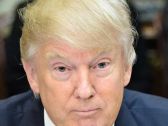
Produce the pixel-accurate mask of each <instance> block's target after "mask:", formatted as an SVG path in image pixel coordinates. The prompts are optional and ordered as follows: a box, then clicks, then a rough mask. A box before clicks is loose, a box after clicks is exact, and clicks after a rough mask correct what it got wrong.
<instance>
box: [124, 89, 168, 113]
mask: <svg viewBox="0 0 168 126" xmlns="http://www.w3.org/2000/svg"><path fill="white" fill-rule="evenodd" d="M124 101H125V103H126V104H127V106H128V107H129V108H130V109H138V108H139V109H140V108H148V109H165V110H167V111H168V107H167V106H168V99H166V98H163V97H160V96H154V95H150V94H145V93H141V92H138V91H131V90H128V89H126V90H125V96H124Z"/></svg>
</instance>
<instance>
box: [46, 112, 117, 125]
mask: <svg viewBox="0 0 168 126" xmlns="http://www.w3.org/2000/svg"><path fill="white" fill-rule="evenodd" d="M44 126H55V125H54V123H53V122H52V121H51V119H50V117H49V116H48V114H47V112H46V110H45V109H44ZM113 126H114V125H113Z"/></svg>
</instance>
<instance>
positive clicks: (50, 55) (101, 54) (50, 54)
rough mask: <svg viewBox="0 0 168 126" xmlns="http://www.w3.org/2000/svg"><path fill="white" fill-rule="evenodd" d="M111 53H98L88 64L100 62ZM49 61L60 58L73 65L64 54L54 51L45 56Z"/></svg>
mask: <svg viewBox="0 0 168 126" xmlns="http://www.w3.org/2000/svg"><path fill="white" fill-rule="evenodd" d="M110 52H111V51H110V50H109V51H100V52H97V54H96V56H94V57H93V59H91V61H89V62H88V64H93V63H94V62H95V61H96V60H98V59H99V58H100V57H101V56H103V55H106V54H107V53H110ZM45 57H46V58H47V59H48V60H50V59H55V58H58V59H62V60H64V61H66V62H68V63H71V64H72V62H71V61H69V60H68V59H67V56H66V55H64V54H63V53H58V52H57V51H54V52H48V53H47V54H46V56H45Z"/></svg>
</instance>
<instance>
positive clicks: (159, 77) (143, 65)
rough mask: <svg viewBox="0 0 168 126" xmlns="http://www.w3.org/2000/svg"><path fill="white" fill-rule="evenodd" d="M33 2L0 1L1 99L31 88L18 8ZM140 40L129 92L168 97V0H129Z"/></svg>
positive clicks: (18, 0) (136, 45)
mask: <svg viewBox="0 0 168 126" xmlns="http://www.w3.org/2000/svg"><path fill="white" fill-rule="evenodd" d="M29 2H31V0H0V99H4V98H7V97H9V96H12V95H15V94H18V93H21V92H24V91H26V90H28V89H29V88H30V87H29V86H28V82H27V79H26V76H25V73H24V70H23V68H22V65H21V61H20V51H19V38H20V36H21V28H22V21H21V20H20V18H19V15H18V9H19V8H23V7H24V6H25V5H26V4H27V3H29ZM127 2H128V4H129V6H130V9H131V17H132V23H133V25H134V26H135V27H136V29H137V31H138V33H139V37H138V38H137V39H136V42H135V45H134V46H135V50H136V53H137V61H136V63H135V65H134V67H133V73H132V78H131V81H130V84H129V85H128V87H126V88H129V89H133V90H138V91H141V92H145V93H149V94H155V95H158V96H163V97H167V98H168V0H127Z"/></svg>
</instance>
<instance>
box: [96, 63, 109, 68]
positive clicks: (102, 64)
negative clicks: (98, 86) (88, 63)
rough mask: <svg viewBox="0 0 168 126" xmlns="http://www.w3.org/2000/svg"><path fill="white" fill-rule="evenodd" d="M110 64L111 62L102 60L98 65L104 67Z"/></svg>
mask: <svg viewBox="0 0 168 126" xmlns="http://www.w3.org/2000/svg"><path fill="white" fill-rule="evenodd" d="M108 65H109V62H101V63H98V64H97V67H98V68H100V69H103V68H105V67H107V66H108Z"/></svg>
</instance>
